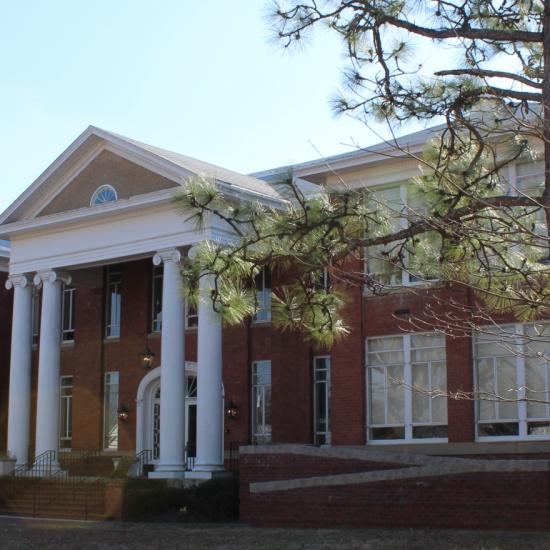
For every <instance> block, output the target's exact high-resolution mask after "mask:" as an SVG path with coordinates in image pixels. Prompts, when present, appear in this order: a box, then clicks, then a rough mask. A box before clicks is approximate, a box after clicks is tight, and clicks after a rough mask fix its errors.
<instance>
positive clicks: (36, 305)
mask: <svg viewBox="0 0 550 550" xmlns="http://www.w3.org/2000/svg"><path fill="white" fill-rule="evenodd" d="M31 315H32V345H33V346H36V345H38V335H39V333H40V290H39V289H38V288H37V287H35V286H33V287H32V314H31Z"/></svg>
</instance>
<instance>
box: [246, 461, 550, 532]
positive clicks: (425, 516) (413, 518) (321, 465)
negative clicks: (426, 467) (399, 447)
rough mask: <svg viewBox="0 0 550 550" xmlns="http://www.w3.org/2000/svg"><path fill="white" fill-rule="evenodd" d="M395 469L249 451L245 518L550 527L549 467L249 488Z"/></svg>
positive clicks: (290, 523)
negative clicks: (257, 490)
mask: <svg viewBox="0 0 550 550" xmlns="http://www.w3.org/2000/svg"><path fill="white" fill-rule="evenodd" d="M265 464H269V468H266V467H265V466H264V465H265ZM373 466H374V467H373ZM395 467H396V465H392V464H382V463H378V465H376V463H374V464H373V463H369V462H363V463H360V461H356V460H346V459H340V460H336V461H335V460H334V459H328V460H327V459H322V458H319V457H311V456H304V455H294V456H293V455H276V454H269V451H266V453H265V454H243V455H242V456H241V509H240V517H241V521H243V522H245V523H250V524H251V525H254V526H265V527H353V528H359V527H370V528H372V527H384V528H388V527H401V528H403V527H404V528H409V527H410V528H412V527H415V528H418V527H424V528H431V529H438V528H444V529H525V530H526V529H549V528H550V491H549V481H550V479H549V473H548V471H542V472H533V471H519V472H518V471H508V472H473V473H460V474H451V473H449V474H445V475H437V476H429V477H417V478H412V479H398V480H386V481H374V482H370V483H355V484H350V485H333V486H317V487H310V488H299V489H291V490H281V491H269V492H263V493H251V492H250V491H249V484H250V483H251V482H257V481H268V480H269V481H270V480H276V479H292V478H296V477H300V476H302V477H311V475H315V473H317V475H319V476H323V475H330V474H333V473H338V474H344V473H352V472H360V471H362V472H368V471H372V470H373V469H378V470H379V469H394V468H395ZM397 467H402V466H399V465H397Z"/></svg>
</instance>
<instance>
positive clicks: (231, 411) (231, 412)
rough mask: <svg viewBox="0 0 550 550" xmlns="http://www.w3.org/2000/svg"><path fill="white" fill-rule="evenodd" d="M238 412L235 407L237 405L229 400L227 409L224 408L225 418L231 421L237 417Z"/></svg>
mask: <svg viewBox="0 0 550 550" xmlns="http://www.w3.org/2000/svg"><path fill="white" fill-rule="evenodd" d="M238 410H239V407H237V405H235V403H233V399H231V400H230V401H229V404H228V405H227V407H225V416H227V418H231V419H233V418H235V417H236V416H237V411H238Z"/></svg>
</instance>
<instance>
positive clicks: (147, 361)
mask: <svg viewBox="0 0 550 550" xmlns="http://www.w3.org/2000/svg"><path fill="white" fill-rule="evenodd" d="M139 360H140V361H141V366H142V367H143V368H144V369H146V370H148V369H150V368H151V367H152V366H153V363H154V362H155V354H154V353H153V352H152V351H151V350H150V349H149V342H145V349H144V350H143V351H142V352H141V353H140V354H139Z"/></svg>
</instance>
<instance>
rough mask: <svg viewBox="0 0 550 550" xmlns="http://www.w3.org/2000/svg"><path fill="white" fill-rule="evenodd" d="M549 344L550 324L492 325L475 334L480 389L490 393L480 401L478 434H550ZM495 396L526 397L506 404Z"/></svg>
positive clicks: (484, 435) (518, 435) (524, 435)
mask: <svg viewBox="0 0 550 550" xmlns="http://www.w3.org/2000/svg"><path fill="white" fill-rule="evenodd" d="M549 344H550V325H546V324H526V325H522V324H516V325H508V326H503V327H489V328H488V329H487V330H486V331H485V332H484V333H483V334H477V335H475V338H474V352H475V367H476V380H477V388H478V390H479V391H480V392H481V393H483V392H486V395H485V396H484V397H483V398H480V399H478V401H477V437H478V438H480V439H482V438H491V437H499V438H505V437H514V438H515V437H526V438H527V437H528V438H534V437H541V436H544V437H546V438H547V437H548V436H550V403H549V399H550V391H549V382H550V380H549V365H548V358H549V354H550V348H549ZM495 394H496V396H501V397H505V398H510V397H511V398H512V399H514V398H516V397H517V398H518V399H523V398H525V400H524V401H519V402H516V401H511V402H505V401H502V400H499V399H498V398H497V397H493V398H491V395H495ZM530 398H531V399H532V400H530ZM533 400H537V402H535V401H533ZM538 401H542V402H538Z"/></svg>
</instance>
